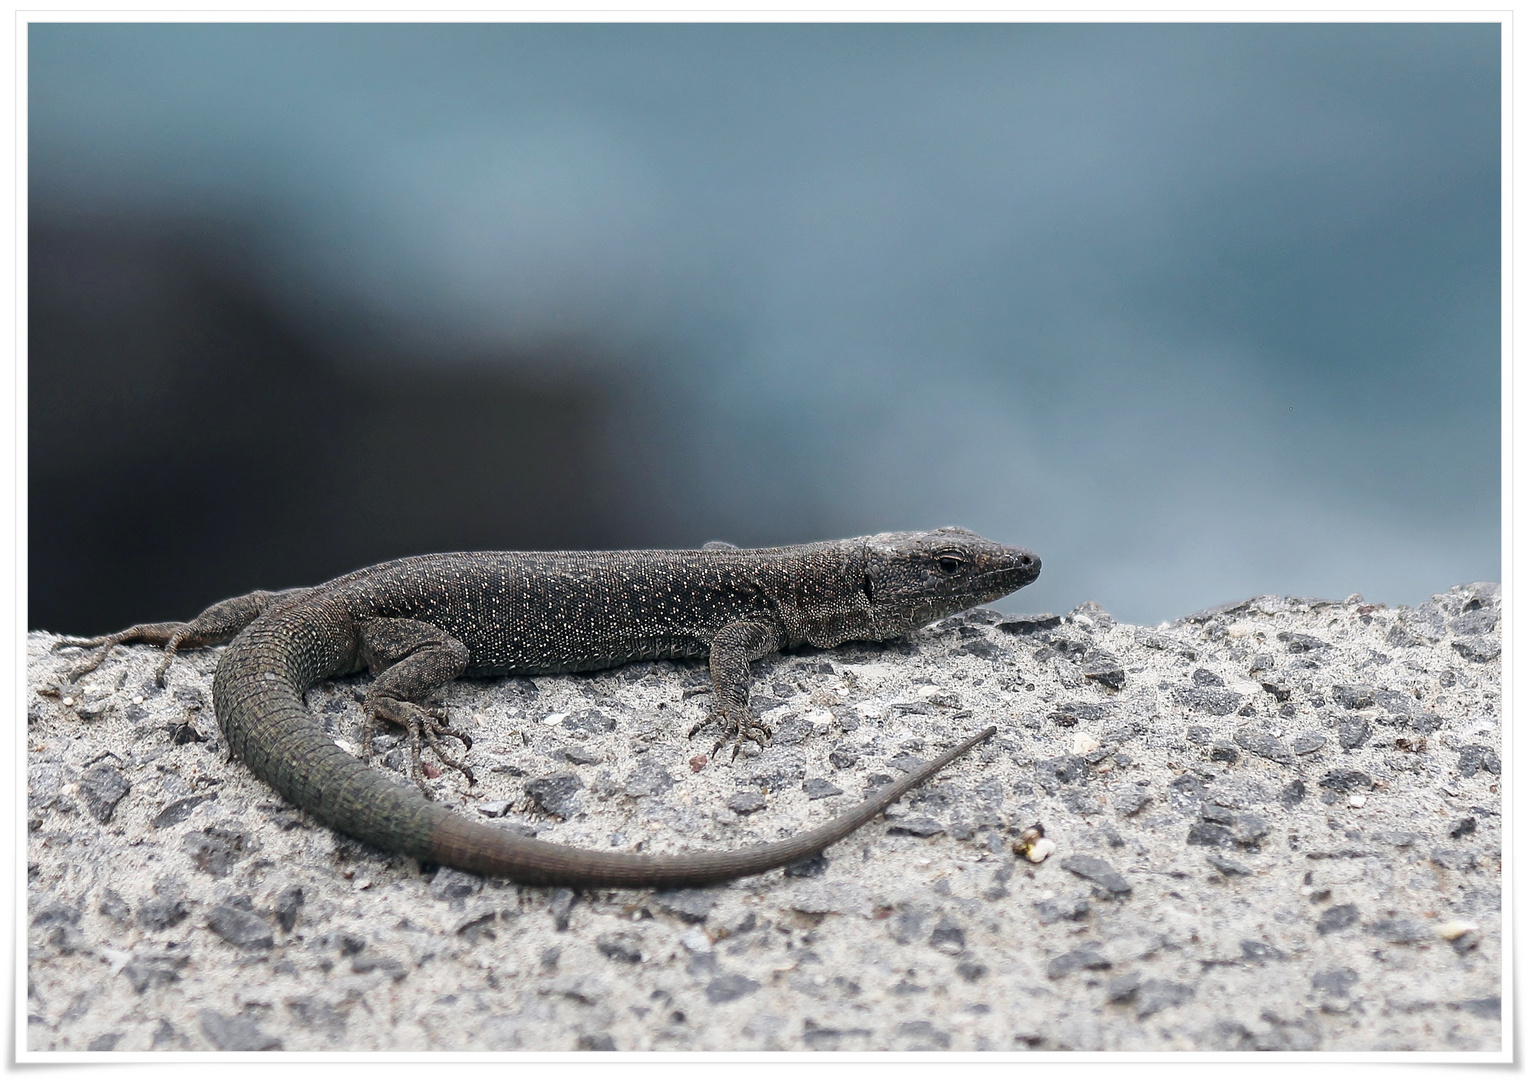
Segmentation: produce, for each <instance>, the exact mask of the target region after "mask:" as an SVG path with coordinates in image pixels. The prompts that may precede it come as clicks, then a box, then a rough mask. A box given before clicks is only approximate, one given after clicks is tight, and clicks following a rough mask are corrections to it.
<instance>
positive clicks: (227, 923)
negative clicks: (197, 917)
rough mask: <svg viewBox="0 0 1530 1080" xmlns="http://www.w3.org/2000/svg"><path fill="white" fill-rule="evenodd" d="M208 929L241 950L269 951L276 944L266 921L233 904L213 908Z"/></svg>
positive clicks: (208, 919) (208, 920)
mask: <svg viewBox="0 0 1530 1080" xmlns="http://www.w3.org/2000/svg"><path fill="white" fill-rule="evenodd" d="M207 928H208V929H209V930H211V931H212V932H213V933H215V934H217V935H218V936H219V937H220V938H222V939H223V940H224V941H226V942H228V943H229V944H230V945H233V946H235V947H236V948H240V949H269V948H272V947H274V946H275V944H276V941H275V938H274V937H273V936H272V934H271V925H270V924H269V923H268V922H266V920H265V919H262V918H261V917H260V916H259V915H256V914H254V913H253V912H249V911H245V910H243V909H242V908H237V907H234V906H232V905H231V904H226V903H225V904H219V905H218V906H217V907H215V908H213V910H212V914H211V915H209V916H208V917H207Z"/></svg>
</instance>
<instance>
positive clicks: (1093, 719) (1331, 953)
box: [24, 583, 1502, 1052]
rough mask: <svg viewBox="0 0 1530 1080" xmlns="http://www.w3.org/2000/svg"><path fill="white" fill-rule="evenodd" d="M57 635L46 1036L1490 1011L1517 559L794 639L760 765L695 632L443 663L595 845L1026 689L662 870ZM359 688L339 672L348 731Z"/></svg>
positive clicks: (806, 1030)
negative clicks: (1430, 585) (536, 874)
mask: <svg viewBox="0 0 1530 1080" xmlns="http://www.w3.org/2000/svg"><path fill="white" fill-rule="evenodd" d="M56 642H57V639H55V638H54V637H52V636H51V635H48V634H44V633H35V634H33V635H31V636H30V638H29V641H28V650H29V666H28V672H29V685H28V694H29V703H28V748H29V749H28V762H27V764H28V780H29V786H28V809H27V828H28V836H27V841H28V842H27V888H28V909H27V911H28V923H27V944H28V958H27V968H28V976H29V977H28V984H27V994H28V997H27V999H26V1006H27V1032H26V1035H25V1037H24V1038H25V1045H26V1046H27V1047H29V1048H31V1049H36V1050H44V1051H46V1050H50V1049H56V1050H89V1049H95V1050H97V1051H116V1052H121V1051H142V1050H166V1051H169V1050H203V1051H206V1050H227V1051H236V1050H238V1051H250V1050H273V1049H284V1050H337V1049H344V1050H491V1051H492V1050H517V1049H525V1050H557V1051H568V1050H589V1051H601V1050H650V1049H651V1050H687V1049H706V1050H761V1049H783V1050H849V1051H865V1050H921V1049H922V1050H951V1051H972V1050H1004V1051H1016V1050H1167V1049H1206V1050H1222V1051H1226V1050H1246V1051H1257V1050H1330V1051H1370V1050H1442V1051H1484V1050H1498V1049H1499V1048H1500V1043H1501V1040H1502V1024H1501V1018H1500V1012H1501V999H1500V986H1499V971H1500V965H1501V952H1500V943H1501V926H1502V918H1501V914H1500V911H1499V896H1500V861H1501V852H1500V844H1501V838H1502V818H1501V817H1500V809H1499V808H1500V800H1499V783H1500V777H1501V773H1502V761H1501V742H1500V729H1499V725H1500V718H1501V709H1500V698H1499V681H1500V663H1501V658H1500V647H1499V592H1498V589H1497V587H1496V586H1494V585H1491V584H1485V583H1478V584H1474V585H1467V586H1460V587H1457V588H1454V589H1451V590H1449V591H1448V592H1446V593H1442V594H1441V595H1439V596H1437V597H1435V598H1434V599H1433V600H1432V601H1430V602H1428V603H1426V604H1422V605H1420V606H1419V607H1417V608H1388V607H1385V606H1382V605H1376V604H1367V603H1365V602H1363V601H1362V600H1361V599H1360V598H1359V597H1350V598H1348V599H1346V600H1342V601H1326V600H1314V599H1285V598H1279V597H1270V596H1262V597H1256V598H1254V599H1252V600H1248V601H1244V602H1242V603H1238V604H1230V605H1224V606H1222V607H1220V608H1216V609H1211V610H1209V611H1204V612H1197V613H1196V614H1194V615H1191V616H1188V617H1186V618H1184V619H1180V620H1177V621H1176V622H1173V623H1168V624H1165V625H1162V626H1158V627H1151V628H1147V627H1133V626H1127V625H1123V624H1120V623H1117V622H1115V620H1113V619H1112V618H1111V617H1110V616H1109V614H1108V613H1107V612H1105V611H1104V610H1102V609H1101V608H1100V607H1099V606H1098V605H1096V604H1085V605H1081V606H1080V607H1079V608H1077V609H1075V610H1074V611H1073V612H1070V613H1068V614H1067V615H1035V616H1014V615H1001V614H999V613H997V612H992V611H974V612H969V613H965V614H963V615H959V616H956V617H953V618H951V619H947V620H945V621H944V622H942V623H940V624H937V625H936V626H933V627H930V628H927V629H925V630H923V631H920V632H919V633H917V634H915V635H913V636H912V637H911V638H910V639H909V640H907V641H903V642H893V643H888V644H886V645H881V646H878V645H871V646H868V645H849V646H845V647H842V648H839V649H835V650H828V651H814V650H809V651H806V652H803V653H799V654H794V655H788V656H777V657H771V658H768V659H766V660H764V661H761V662H760V663H758V664H756V665H755V670H756V694H755V707H756V709H757V710H758V711H760V712H762V714H763V713H765V712H769V714H770V721H769V722H770V723H771V725H772V727H773V728H774V729H775V730H776V731H777V732H778V735H779V734H784V738H778V739H777V740H776V741H774V742H772V744H771V745H769V746H768V747H766V748H765V749H764V750H763V751H757V750H755V749H754V748H753V747H747V748H746V749H745V752H744V753H742V754H740V755H739V757H738V758H737V759H736V760H730V759H729V758H728V756H727V755H721V754H720V755H718V756H717V757H716V758H712V757H709V756H707V754H706V753H705V751H706V750H709V749H710V747H709V746H702V745H701V744H700V743H697V742H694V741H691V740H688V739H686V738H685V736H684V732H685V731H686V730H687V729H689V728H690V727H691V726H692V725H693V724H695V723H696V722H697V721H698V720H700V719H701V718H702V717H703V716H704V715H705V712H706V710H707V709H708V708H710V694H709V692H707V686H706V681H705V672H704V667H702V666H701V665H686V664H673V663H643V664H635V665H630V666H629V667H627V668H623V669H618V670H616V671H611V672H601V673H595V674H591V675H582V676H570V677H560V678H542V677H538V678H536V679H524V678H522V679H506V680H499V681H495V682H472V681H463V682H460V683H457V684H454V685H452V686H451V687H449V688H447V689H446V690H445V691H444V693H443V694H442V695H441V698H442V700H443V703H444V704H445V705H446V706H447V708H448V709H449V711H450V713H451V715H452V717H453V719H454V723H456V724H458V725H459V726H461V727H462V728H464V729H465V730H466V731H467V732H468V733H469V734H471V735H472V736H473V740H474V745H473V751H472V754H471V755H470V756H469V763H470V764H471V765H472V766H473V767H474V769H475V771H476V772H477V774H478V777H479V783H478V784H477V785H476V786H474V787H472V788H466V787H464V786H462V785H461V783H460V781H459V780H458V779H457V778H456V777H455V776H454V775H453V774H450V773H444V774H443V775H442V776H440V777H439V778H436V779H433V780H430V781H429V783H431V784H432V785H433V787H434V789H435V792H436V795H437V797H438V798H439V799H440V800H442V801H443V802H445V803H447V804H449V805H452V806H454V807H456V808H457V809H458V810H459V811H461V812H466V813H471V814H473V815H474V816H477V817H479V818H480V820H489V821H492V822H494V823H495V824H496V825H498V826H503V827H506V828H512V829H515V830H516V831H517V832H522V833H526V834H534V835H536V836H539V837H540V838H542V839H544V840H548V841H552V842H555V843H567V844H576V845H579V846H583V847H591V848H601V849H613V848H614V849H623V850H635V849H640V850H645V851H655V852H660V851H662V852H673V851H680V850H686V849H697V848H723V847H729V846H736V845H743V844H749V843H757V842H761V841H766V840H774V839H777V838H779V837H782V836H786V835H789V834H791V833H794V832H797V831H799V830H801V829H804V828H810V827H812V826H814V825H816V824H819V823H821V822H823V821H824V820H827V819H828V817H830V816H832V815H834V814H836V813H838V812H839V811H841V810H843V809H845V808H846V807H847V806H849V805H851V804H853V803H854V802H855V801H857V800H858V799H860V798H861V797H863V795H864V793H865V792H866V791H868V790H874V789H875V788H876V787H878V786H880V785H881V784H884V783H886V782H888V779H889V778H890V777H893V776H896V775H899V774H900V772H901V771H903V770H905V769H907V768H911V767H914V766H915V764H916V763H917V762H918V761H923V760H928V759H930V758H931V757H933V756H934V755H935V754H937V753H939V752H940V751H941V750H942V749H943V748H945V747H947V746H949V745H951V744H952V743H953V742H954V741H955V740H956V739H958V738H960V737H961V736H963V735H966V734H969V733H971V732H973V731H976V730H978V729H980V728H981V727H983V726H984V725H987V724H990V723H992V724H996V725H997V726H998V728H999V734H998V735H997V736H995V737H994V738H993V739H991V740H990V741H989V742H987V743H985V744H984V745H982V746H980V747H978V748H977V749H975V750H974V751H973V752H972V753H971V754H970V755H968V756H967V757H966V758H964V759H963V760H961V761H959V762H957V763H956V764H955V765H954V766H953V767H951V768H950V769H948V770H947V771H946V772H945V773H943V774H942V775H940V776H938V777H936V778H935V779H934V780H933V781H932V782H931V783H930V784H929V785H927V787H926V788H925V789H924V790H923V791H920V792H917V793H913V794H911V795H909V796H907V797H905V798H904V799H903V800H902V801H901V802H900V803H899V804H898V805H896V806H894V807H892V808H890V810H889V813H888V815H887V817H886V818H885V819H883V820H879V821H876V822H873V823H872V824H871V825H869V826H867V827H866V828H865V829H863V830H861V831H860V832H859V833H857V834H855V835H854V836H852V837H850V838H849V839H848V840H846V841H844V842H842V843H840V844H838V845H836V846H835V847H834V848H832V849H830V850H829V851H828V852H827V853H826V854H825V855H824V856H823V857H821V858H819V859H814V860H808V861H806V862H804V863H801V864H798V865H797V866H795V867H792V868H789V869H788V870H786V871H775V872H772V873H769V874H764V875H761V876H759V877H755V878H750V879H746V880H743V881H738V882H734V883H731V884H728V885H724V886H720V887H717V888H711V889H703V890H682V891H678V892H669V893H652V892H643V891H632V890H627V891H620V890H595V891H579V892H576V891H574V890H570V889H544V888H525V887H520V886H517V885H515V884H513V883H511V882H507V881H504V880H499V879H484V878H479V877H476V876H474V875H471V874H463V873H460V872H458V871H455V870H449V869H442V868H437V867H422V866H420V865H419V864H417V863H415V862H414V861H413V860H410V859H406V858H402V857H399V856H392V855H387V854H383V853H381V852H378V851H376V850H374V849H371V848H369V847H366V846H365V845H362V844H359V843H357V842H355V841H353V840H350V839H348V838H345V837H342V836H338V835H336V834H335V833H333V832H331V831H330V830H328V829H326V828H323V827H321V826H319V825H317V824H316V823H315V822H313V821H312V820H311V819H309V818H308V817H307V816H306V815H305V814H303V813H301V812H299V811H296V810H294V809H293V808H292V807H290V806H287V805H286V804H285V803H283V801H282V800H281V799H280V798H278V797H277V796H276V795H275V794H274V793H273V792H271V791H270V790H269V789H268V788H266V787H265V786H263V785H262V784H260V783H259V782H258V781H256V780H254V779H253V778H252V777H251V776H250V775H249V774H248V773H247V772H246V771H245V770H244V768H243V766H242V765H240V764H239V763H237V762H234V763H229V762H227V761H226V760H225V757H226V751H225V748H224V745H223V740H222V735H221V733H220V732H219V730H218V728H217V725H216V723H215V721H214V719H213V717H212V715H211V706H210V700H211V698H210V690H209V687H210V680H211V673H212V670H213V667H214V665H215V663H216V659H217V656H216V652H212V653H197V652H192V653H187V654H185V655H183V656H181V657H179V658H177V659H176V661H175V662H174V663H173V664H172V665H171V667H170V670H169V677H168V685H167V686H166V687H164V688H160V687H157V686H155V685H153V682H152V675H153V671H154V669H155V667H156V665H157V664H158V662H159V654H158V652H157V651H155V650H153V649H148V648H133V649H118V650H115V651H114V652H113V654H112V655H111V656H110V657H109V658H108V660H107V661H106V663H105V664H103V665H102V666H101V668H100V669H98V670H97V671H96V672H95V673H93V674H92V675H90V676H88V677H87V678H86V679H85V680H84V681H83V685H81V686H69V685H67V684H62V683H61V682H60V679H61V677H62V675H63V674H64V672H65V671H67V670H68V668H69V667H71V666H72V665H73V664H74V663H75V662H76V659H77V654H76V653H73V652H70V651H67V650H62V651H56V652H55V651H53V648H54V646H55V644H56ZM364 684H365V677H357V678H354V679H347V680H341V681H339V682H337V683H334V684H326V685H322V686H319V687H316V688H315V689H314V690H313V691H311V692H310V694H309V706H310V708H311V709H312V710H313V712H314V715H315V717H316V718H317V719H318V721H319V722H320V723H322V724H324V725H326V727H327V728H328V730H330V731H331V732H332V733H333V735H334V737H335V739H336V740H337V741H341V742H346V743H349V744H351V745H354V740H355V737H356V732H357V729H358V727H359V724H360V708H359V706H358V704H357V701H356V698H355V695H354V690H355V689H356V688H358V687H360V686H363V685H364ZM379 741H380V743H381V744H382V745H380V747H379V749H380V751H382V753H380V755H379V759H378V765H377V767H380V768H392V769H394V770H398V769H400V768H401V767H402V761H403V755H402V753H401V748H400V745H399V743H398V742H397V741H396V740H392V741H390V739H388V738H384V739H380V740H379ZM828 777H832V780H830V779H828ZM1034 826H1041V831H1040V833H1032V834H1031V835H1042V836H1044V839H1045V840H1046V841H1047V844H1048V849H1047V850H1048V851H1049V852H1050V853H1049V854H1048V855H1047V856H1046V857H1045V858H1043V859H1042V861H1040V862H1036V863H1033V862H1031V861H1029V860H1028V859H1026V858H1024V857H1023V856H1022V855H1017V854H1016V850H1015V849H1016V847H1017V846H1021V847H1023V845H1020V844H1019V841H1020V838H1021V836H1022V834H1024V833H1026V832H1027V830H1031V829H1032V828H1033V827H1034ZM1051 845H1055V847H1051ZM1032 850H1037V849H1034V848H1033V849H1032Z"/></svg>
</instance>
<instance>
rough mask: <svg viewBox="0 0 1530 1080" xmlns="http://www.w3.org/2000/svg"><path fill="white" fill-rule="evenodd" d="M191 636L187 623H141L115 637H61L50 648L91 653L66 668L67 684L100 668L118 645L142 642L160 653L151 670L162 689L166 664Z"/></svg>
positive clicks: (108, 635) (110, 635)
mask: <svg viewBox="0 0 1530 1080" xmlns="http://www.w3.org/2000/svg"><path fill="white" fill-rule="evenodd" d="M193 636H194V632H193V630H192V626H191V624H190V623H145V624H144V625H141V626H132V627H129V628H128V629H126V630H122V631H119V632H117V633H115V634H103V635H102V636H100V637H93V638H77V637H65V638H63V639H61V640H60V641H59V642H58V643H57V644H56V645H54V646H53V647H54V648H55V649H58V648H74V649H92V650H94V651H93V652H91V653H90V654H89V655H87V656H86V657H85V658H84V659H83V660H81V661H80V662H79V663H78V664H76V665H75V666H74V667H72V668H70V669H69V671H68V673H67V674H66V675H65V676H64V678H66V679H68V680H69V681H70V682H72V683H73V682H79V681H80V679H82V678H83V677H84V676H86V675H89V674H90V673H91V672H92V671H94V670H96V668H98V667H100V666H101V663H102V661H104V660H105V659H106V657H107V654H108V653H110V652H111V651H112V649H114V648H116V647H117V646H118V645H123V644H127V643H129V642H135V641H142V642H147V643H148V644H150V645H158V646H160V648H162V649H164V651H165V655H164V658H163V659H162V660H160V662H159V667H157V668H155V669H154V684H155V685H156V686H164V685H165V672H166V671H167V670H169V668H170V661H172V660H174V659H175V654H176V652H177V651H178V650H179V649H180V647H181V645H182V644H183V643H184V642H186V640H187V639H189V638H191V637H193Z"/></svg>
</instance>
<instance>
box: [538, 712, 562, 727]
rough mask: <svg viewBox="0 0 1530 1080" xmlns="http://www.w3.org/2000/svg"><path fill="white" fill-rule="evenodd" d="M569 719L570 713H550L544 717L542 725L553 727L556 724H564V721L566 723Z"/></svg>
mask: <svg viewBox="0 0 1530 1080" xmlns="http://www.w3.org/2000/svg"><path fill="white" fill-rule="evenodd" d="M567 719H568V713H566V712H554V713H548V714H547V715H546V716H544V717H542V723H544V724H546V725H547V726H548V727H553V726H554V725H556V724H561V723H563V721H565V720H567Z"/></svg>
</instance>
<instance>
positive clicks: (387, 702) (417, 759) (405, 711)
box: [361, 697, 478, 798]
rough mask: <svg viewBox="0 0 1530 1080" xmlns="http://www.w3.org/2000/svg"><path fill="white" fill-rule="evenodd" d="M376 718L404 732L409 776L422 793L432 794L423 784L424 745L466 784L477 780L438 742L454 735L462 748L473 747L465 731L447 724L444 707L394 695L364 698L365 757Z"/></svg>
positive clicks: (369, 750)
mask: <svg viewBox="0 0 1530 1080" xmlns="http://www.w3.org/2000/svg"><path fill="white" fill-rule="evenodd" d="M378 720H386V721H387V722H388V723H390V724H396V725H398V726H399V727H402V728H403V729H404V730H405V732H406V733H407V734H408V740H409V778H410V779H411V780H413V781H414V783H415V786H416V787H418V788H419V789H420V790H421V791H422V792H424V793H425V797H426V798H431V797H432V796H431V792H430V789H429V788H427V787H426V786H425V779H426V778H425V775H424V771H423V768H422V760H421V755H422V754H423V752H424V749H425V746H426V745H429V747H430V749H431V751H432V752H433V753H434V754H435V756H436V758H437V759H438V760H439V761H440V762H441V764H443V765H445V766H446V767H447V768H448V769H452V770H453V771H455V772H459V773H461V774H462V775H463V777H464V778H466V780H467V782H468V783H469V784H470V785H471V784H476V783H477V782H478V778H477V777H475V776H474V775H473V770H472V769H470V768H469V767H468V766H467V765H466V763H464V762H463V761H461V760H460V759H458V758H457V757H456V756H454V755H453V754H451V753H450V752H448V751H447V749H446V747H445V746H444V745H442V743H443V741H444V740H446V739H456V740H457V741H458V742H460V743H461V744H462V748H463V750H464V751H469V750H472V748H473V740H472V738H471V737H470V736H469V735H467V734H466V733H465V732H461V731H457V730H455V729H454V728H452V727H451V726H450V725H449V723H448V720H447V715H446V710H445V709H443V708H439V707H438V706H434V705H416V704H415V703H414V702H412V701H400V700H399V699H397V698H389V697H369V698H368V699H367V701H366V720H365V721H364V723H363V726H362V732H361V748H362V754H363V755H364V756H365V757H366V758H368V759H370V758H371V756H372V735H373V733H374V732H375V731H376V728H377V721H378Z"/></svg>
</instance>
